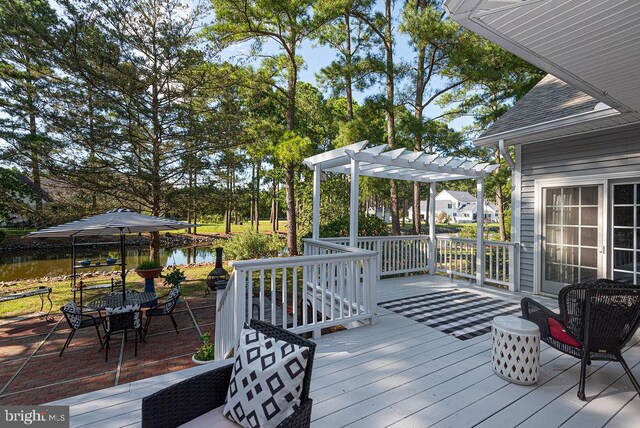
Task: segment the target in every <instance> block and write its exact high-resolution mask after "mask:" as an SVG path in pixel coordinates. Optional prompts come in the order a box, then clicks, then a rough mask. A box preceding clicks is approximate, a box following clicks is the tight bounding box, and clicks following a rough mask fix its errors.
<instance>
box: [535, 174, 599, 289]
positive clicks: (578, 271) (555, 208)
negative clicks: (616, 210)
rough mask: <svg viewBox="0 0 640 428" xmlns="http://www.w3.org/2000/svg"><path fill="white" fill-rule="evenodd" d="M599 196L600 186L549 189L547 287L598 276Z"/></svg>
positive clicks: (545, 241) (546, 219) (546, 247)
mask: <svg viewBox="0 0 640 428" xmlns="http://www.w3.org/2000/svg"><path fill="white" fill-rule="evenodd" d="M598 200H599V189H598V187H597V186H589V187H563V188H549V189H546V191H545V222H544V223H545V224H544V250H545V254H544V256H543V257H544V266H545V267H544V280H543V288H542V290H543V291H552V292H557V290H556V289H555V288H554V287H550V288H549V289H545V288H546V287H545V282H547V284H549V285H550V284H553V283H555V284H558V285H559V286H561V285H564V284H572V283H575V282H587V281H589V280H593V279H596V278H597V277H598V241H599V235H598V219H599V214H598V210H599V204H598Z"/></svg>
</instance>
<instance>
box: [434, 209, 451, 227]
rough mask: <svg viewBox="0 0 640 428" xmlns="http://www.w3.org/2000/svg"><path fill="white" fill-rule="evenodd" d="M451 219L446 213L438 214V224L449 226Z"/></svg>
mask: <svg viewBox="0 0 640 428" xmlns="http://www.w3.org/2000/svg"><path fill="white" fill-rule="evenodd" d="M449 221H451V219H450V218H449V216H448V215H447V213H446V212H444V211H440V212H439V213H437V214H436V223H442V224H448V223H449Z"/></svg>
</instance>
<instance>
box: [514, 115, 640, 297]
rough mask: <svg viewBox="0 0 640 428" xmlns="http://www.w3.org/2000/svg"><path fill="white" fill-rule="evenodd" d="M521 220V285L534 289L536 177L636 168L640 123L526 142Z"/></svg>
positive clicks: (639, 153) (639, 156) (639, 159)
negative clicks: (531, 142)
mask: <svg viewBox="0 0 640 428" xmlns="http://www.w3.org/2000/svg"><path fill="white" fill-rule="evenodd" d="M521 150H522V170H521V171H522V176H521V196H520V198H521V223H520V230H521V234H520V244H521V248H520V288H521V290H523V291H533V290H534V253H535V246H534V240H535V237H534V227H535V221H536V219H535V217H534V207H535V181H536V180H541V179H552V178H566V177H576V176H594V175H604V174H615V173H626V172H630V171H637V172H638V176H639V177H640V126H639V125H634V126H632V127H625V128H619V129H613V130H607V131H601V132H597V133H593V134H587V135H579V136H574V137H569V138H563V139H561V140H554V141H548V142H541V143H536V144H530V145H523V146H522V148H521Z"/></svg>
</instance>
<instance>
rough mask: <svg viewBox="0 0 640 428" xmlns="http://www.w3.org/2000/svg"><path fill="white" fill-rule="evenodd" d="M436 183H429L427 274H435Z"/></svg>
mask: <svg viewBox="0 0 640 428" xmlns="http://www.w3.org/2000/svg"><path fill="white" fill-rule="evenodd" d="M436 245H437V242H436V183H435V181H432V182H431V183H429V274H431V275H435V273H436Z"/></svg>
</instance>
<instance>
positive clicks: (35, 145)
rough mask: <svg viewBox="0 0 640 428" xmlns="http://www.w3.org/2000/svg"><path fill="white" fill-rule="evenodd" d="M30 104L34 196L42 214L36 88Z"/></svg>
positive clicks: (31, 83) (32, 86)
mask: <svg viewBox="0 0 640 428" xmlns="http://www.w3.org/2000/svg"><path fill="white" fill-rule="evenodd" d="M27 73H28V74H29V75H31V71H30V70H29V69H27ZM28 81H29V86H30V88H34V84H33V79H32V78H31V77H29V78H28ZM28 98H29V100H28V104H29V137H30V144H31V147H30V149H31V150H30V151H31V153H30V154H31V178H32V179H33V184H34V187H35V188H36V191H35V194H34V198H35V203H36V211H38V214H39V215H41V214H42V192H41V191H40V189H42V187H41V186H42V180H41V177H40V154H39V145H40V142H39V141H38V126H37V120H36V106H35V102H36V101H35V98H36V94H35V89H29V93H28Z"/></svg>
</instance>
